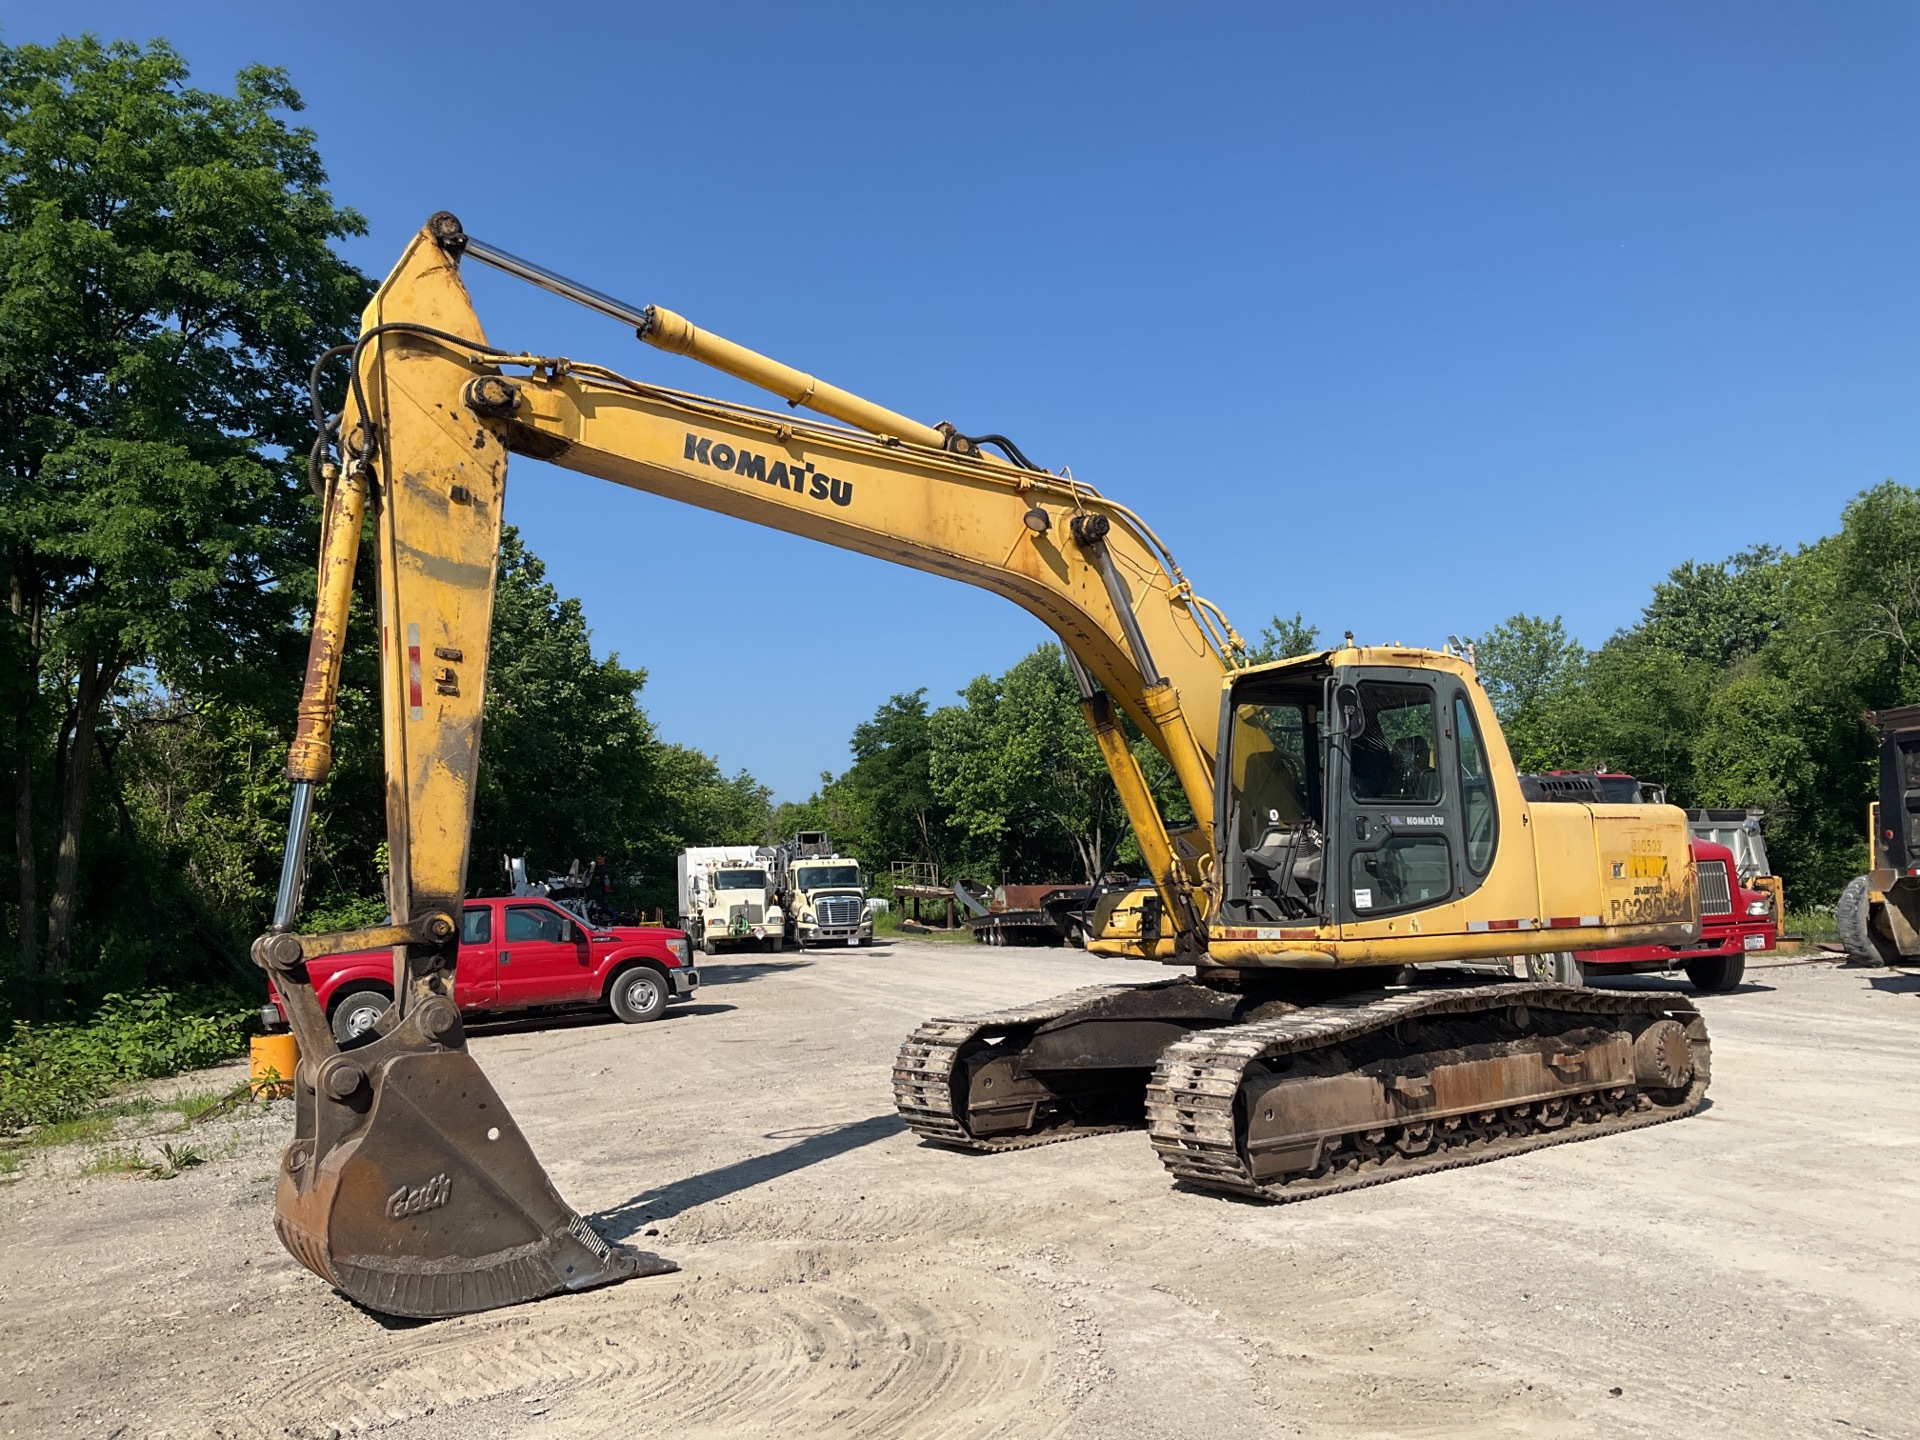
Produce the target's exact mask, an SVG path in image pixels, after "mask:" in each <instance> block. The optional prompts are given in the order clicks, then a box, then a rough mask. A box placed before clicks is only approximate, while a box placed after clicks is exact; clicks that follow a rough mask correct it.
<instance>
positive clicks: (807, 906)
mask: <svg viewBox="0 0 1920 1440" xmlns="http://www.w3.org/2000/svg"><path fill="white" fill-rule="evenodd" d="M773 855H774V878H773V886H774V895H775V897H776V898H777V899H778V900H779V902H780V905H781V907H782V909H783V910H784V911H785V913H786V917H787V931H788V933H789V934H790V935H791V936H792V937H793V941H794V943H795V944H796V945H798V946H800V947H801V948H802V949H805V948H806V947H807V946H809V945H871V944H872V943H873V915H872V913H871V912H870V911H869V910H868V909H867V885H866V878H865V877H864V876H862V875H861V873H860V862H859V861H858V860H855V859H853V858H852V857H851V856H848V855H838V854H835V853H834V849H833V842H832V841H831V840H829V839H828V838H827V836H826V832H825V831H823V830H802V831H801V832H800V833H799V834H798V835H796V836H794V838H793V839H791V840H787V841H783V842H782V843H781V844H780V845H778V846H776V847H775V849H774V851H773Z"/></svg>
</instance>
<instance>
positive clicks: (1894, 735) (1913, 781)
mask: <svg viewBox="0 0 1920 1440" xmlns="http://www.w3.org/2000/svg"><path fill="white" fill-rule="evenodd" d="M1866 720H1867V723H1868V724H1869V725H1871V726H1873V727H1874V729H1875V730H1877V731H1878V732H1879V736H1880V784H1879V798H1878V799H1876V800H1875V801H1874V802H1873V804H1872V805H1870V806H1869V807H1868V809H1867V873H1866V874H1864V875H1857V876H1855V877H1854V878H1853V879H1852V880H1850V881H1848V882H1847V885H1846V887H1845V888H1844V889H1843V890H1842V891H1841V892H1840V898H1839V900H1838V902H1837V903H1836V904H1835V905H1834V925H1835V928H1837V929H1838V930H1839V932H1840V943H1841V945H1842V946H1844V947H1845V949H1846V952H1847V959H1848V960H1849V961H1850V962H1851V963H1853V964H1855V965H1920V705H1902V706H1900V707H1898V708H1896V709H1891V710H1879V711H1875V712H1873V713H1871V714H1869V715H1868V716H1867V717H1866Z"/></svg>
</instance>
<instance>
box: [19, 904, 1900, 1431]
mask: <svg viewBox="0 0 1920 1440" xmlns="http://www.w3.org/2000/svg"><path fill="white" fill-rule="evenodd" d="M705 973H706V975H707V977H708V984H707V986H706V987H705V988H704V989H703V990H702V991H701V994H700V998H699V1002H698V1003H697V1004H694V1005H692V1006H689V1007H684V1008H682V1009H679V1010H677V1011H675V1012H673V1013H672V1014H671V1015H670V1017H669V1018H668V1019H666V1020H663V1021H661V1022H659V1023H656V1024H653V1025H645V1026H635V1027H628V1026H622V1025H617V1024H612V1023H602V1022H599V1021H597V1020H596V1021H580V1022H574V1023H568V1024H564V1025H559V1026H553V1027H549V1028H539V1029H536V1028H530V1027H495V1028H494V1029H493V1030H492V1031H491V1032H490V1033H484V1034H480V1035H477V1036H476V1037H475V1039H474V1041H473V1051H474V1053H475V1055H476V1056H477V1057H478V1058H479V1060H480V1062H481V1063H482V1064H483V1065H484V1066H485V1067H486V1068H487V1071H488V1072H489V1074H490V1075H491V1076H492V1078H493V1080H494V1082H495V1083H496V1085H497V1086H498V1087H499V1089H500V1090H501V1092H502V1093H503V1095H504V1096H505V1097H506V1099H507V1101H508V1102H509V1103H510V1104H511V1105H512V1107H513V1109H514V1112H515V1114H516V1116H517V1117H518V1119H519V1120H520V1122H521V1125H522V1127H523V1128H524V1129H525V1131H526V1133H527V1135H528V1137H529V1138H530V1139H531V1140H532V1142H533V1144H534V1146H535V1148H536V1149H537V1150H538V1151H539V1153H540V1154H541V1155H542V1156H543V1157H544V1158H545V1160H546V1163H547V1165H548V1166H549V1168H550V1169H551V1171H552V1173H553V1176H554V1179H555V1181H556V1182H557V1183H558V1185H559V1186H560V1189H561V1191H562V1193H563V1194H565V1195H566V1196H567V1197H568V1198H569V1199H570V1200H571V1201H572V1202H573V1203H574V1204H575V1205H576V1206H577V1207H578V1208H580V1209H581V1210H583V1211H586V1212H590V1213H592V1215H593V1217H594V1219H595V1221H596V1223H598V1224H599V1225H600V1226H601V1228H602V1229H603V1230H604V1231H605V1232H607V1233H608V1234H610V1235H613V1236H616V1237H619V1238H624V1239H630V1240H633V1241H635V1242H636V1243H639V1244H642V1245H645V1246H649V1247H651V1248H655V1249H658V1250H660V1251H662V1252H664V1253H666V1254H669V1255H671V1256H672V1257H674V1258H675V1259H677V1260H678V1261H679V1262H680V1263H681V1264H682V1265H683V1266H684V1267H685V1268H684V1270H683V1271H682V1272H681V1273H679V1274H677V1275H670V1276H665V1277H661V1278H657V1279H650V1280H642V1281H635V1282H632V1283H629V1284H626V1285H622V1286H617V1287H614V1288H612V1289H609V1290H602V1291H597V1292H593V1293H590V1294H584V1295H575V1296H567V1297H563V1298H560V1299H555V1300H548V1301H544V1302H541V1303H539V1304H536V1305H530V1306H522V1307H520V1308H518V1309H514V1310H510V1311H503V1312H495V1313H492V1314H487V1315H480V1316H473V1317H469V1318H466V1319H461V1320H451V1321H442V1322H438V1323H433V1324H406V1325H401V1324H394V1323H388V1322H382V1321H381V1320H379V1319H377V1318H376V1317H374V1316H372V1315H369V1314H367V1313H365V1312H364V1311H361V1310H359V1309H356V1308H355V1307H354V1306H352V1305H350V1304H348V1303H347V1302H345V1301H344V1300H342V1299H341V1298H340V1297H338V1296H337V1295H335V1294H333V1293H332V1292H331V1291H330V1290H328V1288H327V1287H326V1286H325V1285H323V1284H322V1283H321V1282H320V1281H318V1280H316V1279H315V1278H314V1277H313V1276H311V1275H309V1274H308V1273H307V1272H306V1271H304V1270H302V1269H300V1268H299V1267H298V1266H297V1265H295V1264H294V1262H293V1261H292V1260H291V1259H290V1258H289V1257H288V1256H287V1255H286V1254H285V1253H284V1252H283V1251H282V1250H281V1249H280V1247H279V1245H278V1244H277V1243H276V1242H275V1240H274V1238H273V1232H272V1228H271V1223H270V1220H271V1207H272V1184H273V1175H274V1167H275V1164H276V1161H277V1156H278V1151H279V1147H280V1145H281V1144H282V1143H284V1140H285V1137H286V1134H287V1131H288V1129H289V1125H290V1116H289V1113H288V1107H287V1106H286V1105H285V1104H284V1103H283V1104H280V1105H276V1106H273V1107H270V1108H267V1109H264V1110H260V1111H255V1112H253V1113H251V1114H249V1115H245V1116H242V1117H240V1118H238V1119H235V1120H216V1121H213V1122H211V1123H210V1124H208V1125H205V1126H202V1127H201V1130H200V1132H199V1133H198V1134H197V1135H196V1136H195V1137H194V1139H193V1143H194V1144H195V1145H196V1146H197V1147H198V1148H200V1149H201V1150H203V1151H204V1152H205V1153H206V1154H207V1155H208V1156H209V1158H208V1159H207V1161H206V1163H204V1164H202V1165H200V1166H198V1167H196V1168H193V1169H190V1170H187V1171H185V1172H184V1173H182V1174H180V1175H178V1176H177V1177H176V1178H173V1179H169V1180H156V1179H149V1178H127V1177H124V1176H115V1175H96V1176H83V1175H82V1174H81V1173H80V1170H81V1168H82V1166H83V1164H84V1162H85V1161H86V1160H87V1159H88V1157H89V1154H91V1153H94V1152H92V1151H89V1150H88V1149H87V1148H86V1147H67V1148H64V1149H61V1150H58V1151H50V1152H41V1153H40V1154H39V1155H38V1156H37V1157H36V1158H35V1159H33V1160H32V1161H31V1162H30V1163H29V1165H28V1167H27V1170H26V1172H25V1173H24V1174H23V1175H21V1176H19V1177H16V1178H12V1179H11V1180H9V1181H8V1182H7V1183H5V1184H4V1185H0V1236H3V1237H4V1243H3V1244H0V1434H6V1435H97V1436H102V1437H105V1436H125V1437H148V1436H162V1435H166V1436H201V1435H209V1436H247V1437H254V1436H273V1437H279V1436H297V1437H325V1436H330V1435H355V1434H361V1433H365V1432H380V1433H383V1434H386V1435H389V1436H393V1437H397V1440H438V1437H447V1440H451V1437H455V1436H459V1437H462V1440H467V1437H480V1436H495V1435H510V1436H522V1435H525V1436H539V1437H549V1436H552V1437H560V1436H600V1435H606V1434H613V1433H619V1434H622V1435H633V1436H650V1435H662V1436H665V1435H672V1436H676V1437H696V1440H697V1437H709V1436H712V1437H720V1436H725V1437H728V1440H740V1437H745V1436H758V1435H776V1434H777V1435H794V1434H798V1435H806V1436H832V1437H841V1436H912V1437H916V1440H918V1437H947V1436H952V1437H961V1436H982V1437H984V1436H1000V1435H1018V1436H1026V1435H1047V1436H1061V1437H1076V1440H1078V1437H1085V1440H1094V1437H1111V1436H1123V1435H1124V1436H1128V1437H1139V1440H1152V1437H1162V1436H1164V1437H1185V1436H1218V1437H1254V1436H1292V1435H1312V1436H1320V1435H1326V1436H1394V1437H1406V1436H1453V1435H1460V1436H1467V1435H1472V1436H1475V1437H1486V1436H1500V1435H1565V1436H1588V1435H1593V1436H1623V1437H1624V1436H1642V1435H1649V1434H1660V1435H1666V1436H1685V1437H1689V1440H1693V1437H1714V1436H1731V1437H1739V1440H1754V1437H1755V1436H1756V1435H1759V1434H1763V1433H1764V1434H1768V1435H1777V1436H1781V1437H1799V1436H1829V1435H1831V1436H1851V1437H1861V1436H1880V1437H1888V1436H1920V1419H1916V1417H1917V1416H1920V1383H1916V1378H1915V1377H1916V1373H1920V1247H1917V1246H1916V1239H1917V1238H1920V1230H1917V1229H1916V1223H1915V1219H1914V1217H1915V1215H1916V1214H1920V1178H1916V1177H1920V1167H1917V1166H1916V1163H1915V1162H1916V1160H1920V1148H1917V1147H1920V1106H1916V1103H1915V1097H1916V1095H1920V1048H1917V1047H1916V1046H1915V1044H1914V1039H1915V1036H1916V1034H1917V1033H1920V976H1911V975H1894V974H1891V973H1889V972H1886V971H1860V970H1850V969H1840V968H1836V967H1835V966H1833V965H1830V964H1826V963H1805V964H1791V963H1779V964H1767V963H1765V962H1764V961H1763V962H1761V963H1760V964H1758V965H1756V967H1755V968H1753V969H1752V970H1750V971H1749V982H1750V983H1749V984H1747V985H1746V986H1745V987H1744V988H1743V989H1741V990H1740V991H1739V992H1737V993H1735V994H1731V995H1725V996H1710V997H1707V999H1706V1001H1705V1003H1704V1006H1703V1008H1704V1009H1705V1011H1706V1014H1707V1017H1708V1022H1709V1025H1710V1027H1711V1030H1712V1033H1713V1037H1714V1052H1715V1061H1714V1082H1713V1090H1712V1095H1711V1102H1710V1106H1709V1108H1708V1109H1707V1110H1706V1111H1705V1112H1704V1113H1702V1114H1701V1115H1699V1116H1697V1117H1695V1118H1693V1119H1689V1120H1686V1121H1683V1122H1680V1123H1678V1124H1674V1125H1664V1126H1659V1127H1656V1128H1654V1129H1651V1130H1646V1131H1642V1132H1639V1133H1637V1134H1632V1135H1627V1136H1622V1137H1619V1138H1615V1139H1611V1140H1603V1141H1598V1142H1595V1143H1592V1144H1583V1145H1573V1146H1563V1147H1559V1148H1556V1149H1552V1150H1548V1151H1544V1152H1542V1153H1540V1154H1538V1155H1534V1156H1529V1157H1525V1158H1521V1159H1517V1160H1507V1161H1503V1162H1501V1163H1499V1164H1495V1165H1486V1166H1480V1167H1476V1168H1472V1169H1466V1170H1460V1171H1455V1172H1451V1173H1448V1174H1444V1175H1438V1176H1433V1177H1429V1178H1424V1179H1416V1180H1410V1181H1406V1182H1404V1183H1399V1184H1394V1185H1387V1186H1381V1187H1379V1188H1376V1189H1372V1190H1366V1191H1361V1192H1357V1193H1354V1194H1350V1195H1344V1196H1338V1197H1335V1198H1333V1199H1329V1200H1321V1201H1316V1202H1313V1203H1310V1204H1305V1205H1294V1206H1287V1207H1270V1206H1260V1205H1253V1204H1244V1203H1239V1202H1234V1201H1227V1200H1221V1199H1215V1198H1210V1197H1207V1196H1201V1195H1195V1194H1188V1193H1182V1192H1179V1191H1175V1190H1174V1189H1172V1188H1171V1186H1170V1185H1169V1183H1168V1181H1167V1178H1166V1176H1165V1173H1164V1172H1163V1171H1162V1170H1161V1168H1160V1166H1159V1165H1158V1163H1157V1162H1156V1161H1155V1160H1154V1158H1153V1156H1152V1154H1151V1152H1150V1150H1149V1148H1148V1146H1147V1142H1146V1139H1145V1137H1144V1136H1142V1135H1140V1134H1124V1135H1111V1136H1104V1137H1100V1138H1096V1139H1091V1140H1083V1141H1078V1142H1074V1143H1071V1144H1063V1145H1054V1146H1048V1147H1044V1148H1041V1149H1036V1150H1030V1151H1024V1152H1019V1153H1015V1154H1009V1155H1000V1156H985V1157H976V1156H963V1155H953V1154H948V1153H945V1152H942V1151H938V1150H932V1149H927V1148H924V1147H922V1146H920V1145H919V1144H917V1143H916V1142H914V1141H913V1140H912V1139H911V1138H909V1137H908V1136H907V1135H906V1134H905V1133H904V1132H903V1130H902V1129H901V1127H900V1125H899V1123H898V1121H897V1120H896V1119H895V1117H894V1114H893V1107H892V1103H891V1098H890V1094H889V1088H888V1064H889V1061H890V1059H891V1057H892V1054H893V1051H894V1049H895V1047H896V1046H897V1045H898V1043H899V1041H900V1039H901V1037H902V1036H903V1035H904V1034H905V1033H906V1032H907V1031H908V1030H909V1029H910V1028H912V1026H913V1025H914V1024H915V1023H917V1022H918V1021H919V1020H921V1019H923V1018H925V1017H926V1016H928V1015H931V1014H934V1013H937V1012H946V1013H954V1012H956V1011H965V1010H970V1009H984V1008H989V1007H992V1006H997V1005H1001V1004H1008V1003H1015V1002H1022V1001H1027V1000H1033V999H1038V998H1040V997H1043V996H1046V995H1049V994H1053V993H1056V992H1058V991H1062V990H1066V989H1070V988H1073V987H1075V986H1078V985H1084V984H1089V983H1094V982H1098V981H1104V980H1113V979H1125V978H1152V977H1153V976H1154V975H1156V974H1157V973H1158V972H1157V971H1150V970H1145V969H1143V968H1142V967H1138V966H1133V965H1129V964H1124V963H1119V962H1110V961H1100V960H1096V959H1090V958H1088V957H1086V956H1083V955H1079V954H1077V953H1074V952H1058V951H1021V950H992V949H988V948H986V947H964V946H959V947H956V946H951V945H934V944H928V943H923V942H896V943H893V944H890V945H882V946H880V947H878V948H875V949H872V950H865V951H827V952H809V953H807V954H805V955H798V956H796V955H793V954H791V953H789V954H786V955H783V956H779V957H772V956H767V957H759V958H758V960H757V961H750V962H745V963H734V964H720V965H715V966H713V967H711V968H709V969H707V970H706V971H705ZM1641 983H1650V984H1658V983H1662V982H1641ZM237 1075H238V1072H225V1073H222V1072H216V1073H214V1074H212V1075H203V1076H197V1077H190V1080H189V1081H188V1082H185V1083H190V1084H193V1085H196V1086H200V1087H205V1086H209V1085H221V1084H227V1083H231V1081H232V1080H233V1079H235V1078H237ZM127 1124H128V1126H129V1127H130V1128H131V1129H132V1130H138V1128H139V1124H140V1122H138V1121H130V1122H127ZM111 1143H112V1144H114V1145H119V1146H122V1147H125V1146H138V1147H140V1148H142V1149H143V1150H147V1151H154V1152H155V1153H157V1137H149V1138H145V1139H142V1138H140V1137H139V1136H138V1135H122V1136H117V1137H115V1138H114V1140H113V1141H112V1142H111ZM175 1143H176V1144H177V1143H178V1142H177V1140H176V1142H175ZM97 1148H98V1147H96V1150H97Z"/></svg>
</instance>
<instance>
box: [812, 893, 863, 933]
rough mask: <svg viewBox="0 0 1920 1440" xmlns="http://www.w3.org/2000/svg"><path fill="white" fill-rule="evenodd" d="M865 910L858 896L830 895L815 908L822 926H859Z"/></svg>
mask: <svg viewBox="0 0 1920 1440" xmlns="http://www.w3.org/2000/svg"><path fill="white" fill-rule="evenodd" d="M862 908H863V906H862V903H861V900H860V898H859V897H858V896H857V895H829V896H827V898H826V899H824V900H822V901H821V902H820V903H819V904H818V905H816V906H815V907H814V910H815V912H816V913H817V914H818V915H819V916H820V923H821V924H822V925H835V926H839V925H858V924H859V923H860V911H861V909H862Z"/></svg>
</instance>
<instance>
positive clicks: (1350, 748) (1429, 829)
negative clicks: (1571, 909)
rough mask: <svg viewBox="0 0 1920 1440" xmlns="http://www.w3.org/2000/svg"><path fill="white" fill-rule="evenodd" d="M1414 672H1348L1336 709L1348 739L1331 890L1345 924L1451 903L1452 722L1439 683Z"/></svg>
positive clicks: (1337, 775) (1335, 773)
mask: <svg viewBox="0 0 1920 1440" xmlns="http://www.w3.org/2000/svg"><path fill="white" fill-rule="evenodd" d="M1441 678H1442V677H1440V676H1438V675H1435V674H1433V673H1431V672H1428V671H1424V670H1415V669H1390V668H1387V667H1368V668H1366V669H1349V670H1344V671H1342V672H1340V673H1339V674H1338V675H1337V676H1336V677H1335V678H1334V680H1333V682H1332V686H1331V688H1332V689H1333V695H1332V697H1331V698H1332V706H1331V707H1330V708H1332V709H1334V711H1335V713H1337V714H1338V715H1339V716H1340V720H1341V729H1342V731H1343V733H1342V734H1341V737H1340V739H1339V740H1338V741H1337V742H1336V744H1335V746H1334V747H1333V748H1334V751H1335V758H1334V762H1333V763H1332V764H1331V765H1330V766H1329V767H1328V768H1329V771H1330V772H1331V773H1330V775H1329V780H1330V782H1331V783H1330V787H1329V788H1330V789H1332V790H1333V792H1334V797H1335V804H1336V805H1337V807H1338V811H1339V819H1338V821H1337V822H1336V823H1335V825H1334V826H1333V829H1332V835H1331V836H1330V839H1331V841H1332V845H1331V847H1330V848H1331V849H1332V851H1333V854H1332V856H1331V859H1332V860H1333V863H1334V865H1335V867H1336V868H1335V872H1334V875H1333V876H1332V877H1330V884H1329V885H1328V889H1329V890H1330V892H1331V894H1332V898H1333V902H1334V907H1335V912H1336V915H1337V918H1338V919H1339V920H1340V922H1341V923H1343V924H1365V923H1367V922H1368V921H1372V920H1380V919H1386V918H1388V917H1390V916H1394V915H1400V914H1405V913H1408V912H1410V911H1416V910H1423V909H1428V908H1431V907H1433V906H1436V905H1441V904H1445V903H1446V902H1448V901H1450V900H1453V899H1454V898H1456V897H1457V896H1458V895H1460V894H1461V893H1463V892H1462V889H1461V886H1460V880H1459V865H1460V863H1461V861H1462V851H1463V846H1464V842H1465V837H1464V836H1463V834H1462V833H1461V804H1460V795H1459V791H1460V789H1461V786H1460V785H1459V784H1458V783H1457V776H1455V775H1454V773H1453V772H1454V770H1455V768H1456V767H1455V763H1454V760H1455V757H1454V747H1453V724H1452V717H1451V711H1450V709H1449V708H1448V706H1447V704H1446V702H1450V701H1451V700H1452V698H1453V696H1452V694H1451V690H1452V688H1453V687H1452V686H1448V687H1446V688H1447V690H1448V691H1449V693H1448V694H1447V695H1446V696H1444V697H1443V696H1442V695H1441V693H1440V687H1437V686H1436V684H1435V681H1436V680H1438V679H1441Z"/></svg>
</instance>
